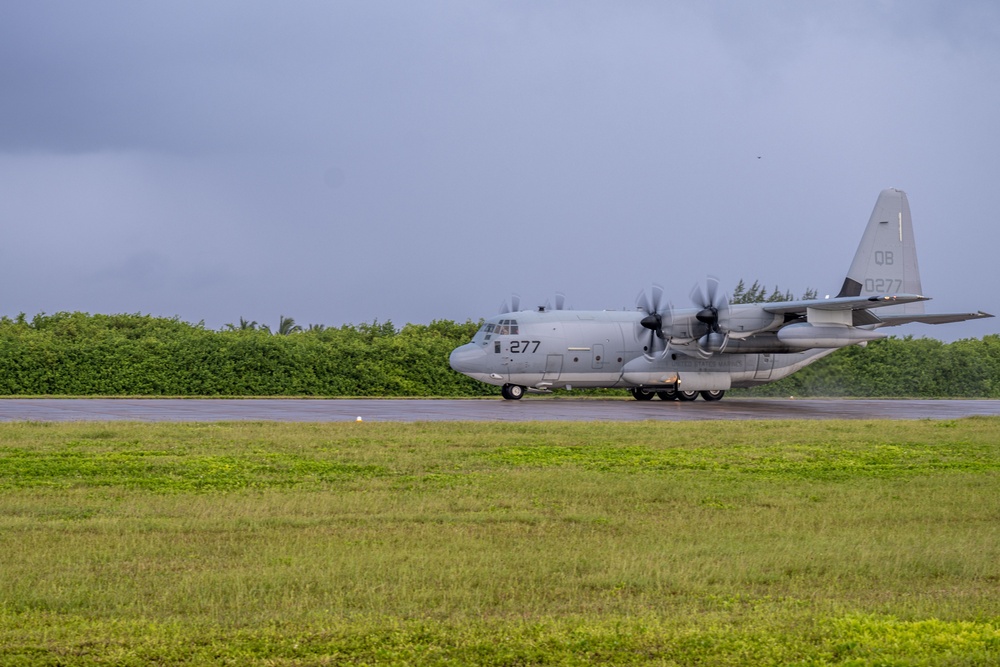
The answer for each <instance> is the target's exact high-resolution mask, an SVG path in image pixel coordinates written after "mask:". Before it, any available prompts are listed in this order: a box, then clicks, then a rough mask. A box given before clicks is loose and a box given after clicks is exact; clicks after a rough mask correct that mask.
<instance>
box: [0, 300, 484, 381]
mask: <svg viewBox="0 0 1000 667" xmlns="http://www.w3.org/2000/svg"><path fill="white" fill-rule="evenodd" d="M478 327H479V323H478V322H466V323H464V324H456V323H454V322H450V321H440V322H432V323H430V324H427V325H416V324H408V325H406V326H405V327H403V328H402V329H399V330H397V329H396V328H395V327H394V326H393V325H392V323H391V322H385V323H378V322H375V323H373V324H363V325H361V326H358V327H354V326H343V327H340V328H326V327H316V326H314V327H310V328H309V330H307V331H303V330H302V328H301V327H299V326H298V325H296V324H295V321H294V320H293V319H292V318H289V317H284V316H282V318H281V323H280V325H279V327H278V330H277V332H275V334H272V333H271V331H270V330H269V329H267V328H266V327H258V326H257V323H256V322H248V321H246V320H241V321H240V324H239V325H238V326H236V325H228V326H227V327H226V328H225V329H224V330H222V331H212V330H209V329H205V328H204V327H202V326H200V325H193V324H188V323H186V322H182V321H180V320H177V319H170V318H161V317H151V316H148V315H88V314H85V313H58V314H55V315H38V316H36V317H34V318H33V319H32V320H30V321H29V320H27V318H25V317H19V318H17V319H15V320H11V319H10V318H3V319H2V320H0V395H9V396H15V395H73V396H85V395H104V396H125V395H144V396H483V395H490V394H494V393H499V389H497V388H495V387H489V386H486V385H483V384H482V383H479V382H476V381H474V380H472V379H470V378H467V377H465V376H464V375H461V374H459V373H455V372H454V371H452V370H451V368H449V366H448V355H449V354H450V353H451V350H452V349H454V348H455V347H457V346H459V345H461V344H463V343H467V342H468V341H469V340H470V339H471V338H472V335H473V334H474V333H475V331H476V329H477V328H478Z"/></svg>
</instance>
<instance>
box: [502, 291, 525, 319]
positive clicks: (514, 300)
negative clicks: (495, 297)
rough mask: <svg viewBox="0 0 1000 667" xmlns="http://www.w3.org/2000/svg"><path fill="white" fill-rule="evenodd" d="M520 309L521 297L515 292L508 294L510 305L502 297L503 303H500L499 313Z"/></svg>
mask: <svg viewBox="0 0 1000 667" xmlns="http://www.w3.org/2000/svg"><path fill="white" fill-rule="evenodd" d="M519 310H521V297H520V296H518V295H517V294H511V295H510V306H508V305H507V300H506V299H504V300H503V303H501V304H500V314H501V315H506V314H507V313H510V312H514V313H516V312H517V311H519Z"/></svg>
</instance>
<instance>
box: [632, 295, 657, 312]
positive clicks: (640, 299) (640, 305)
mask: <svg viewBox="0 0 1000 667" xmlns="http://www.w3.org/2000/svg"><path fill="white" fill-rule="evenodd" d="M635 309H636V310H641V311H642V312H644V313H651V312H653V304H651V303H650V302H649V298H648V297H647V296H646V290H640V291H639V293H638V294H636V295H635Z"/></svg>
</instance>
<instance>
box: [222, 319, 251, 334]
mask: <svg viewBox="0 0 1000 667" xmlns="http://www.w3.org/2000/svg"><path fill="white" fill-rule="evenodd" d="M226 330H227V331H256V330H257V321H256V320H254V321H253V322H250V321H248V320H246V319H244V318H242V317H241V318H240V325H239V326H236V325H235V324H233V323H232V322H230V323H229V324H227V325H226Z"/></svg>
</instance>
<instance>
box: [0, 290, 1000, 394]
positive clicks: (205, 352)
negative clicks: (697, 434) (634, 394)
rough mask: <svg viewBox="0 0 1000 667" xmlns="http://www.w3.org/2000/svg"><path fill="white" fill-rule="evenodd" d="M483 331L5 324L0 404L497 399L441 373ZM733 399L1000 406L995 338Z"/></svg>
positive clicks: (837, 368) (813, 370)
mask: <svg viewBox="0 0 1000 667" xmlns="http://www.w3.org/2000/svg"><path fill="white" fill-rule="evenodd" d="M752 289H759V287H758V286H757V285H756V284H755V285H754V286H752ZM775 293H777V290H775ZM478 326H479V323H478V322H472V321H468V322H465V323H461V324H459V323H455V322H451V321H447V320H442V321H436V322H432V323H430V324H426V325H417V324H407V325H406V326H404V327H403V328H402V329H396V328H395V327H394V326H393V324H392V323H391V322H384V323H379V322H374V323H372V324H362V325H360V326H346V325H345V326H343V327H340V328H330V327H323V326H318V325H312V326H310V327H308V328H307V329H305V330H303V329H302V327H300V326H298V325H296V324H295V321H294V320H293V319H292V318H290V317H282V318H281V323H280V325H279V327H278V330H277V331H276V332H274V333H272V332H271V331H270V330H268V329H267V328H266V327H260V326H258V325H257V323H256V322H248V321H246V320H240V323H239V325H227V327H226V328H224V329H223V330H222V331H212V330H209V329H206V328H204V327H203V326H200V325H194V324H188V323H186V322H181V321H179V320H177V319H170V318H159V317H152V316H149V315H87V314H85V313H58V314H56V315H38V316H36V317H34V318H33V319H31V320H28V319H27V318H25V317H19V318H17V319H13V320H12V319H10V318H3V319H0V396H29V395H34V396H39V395H41V396H48V395H64V396H91V395H101V396H137V395H142V396H453V397H457V396H489V395H495V394H498V393H499V389H498V388H496V387H492V386H489V385H485V384H482V383H480V382H476V381H475V380H472V379H470V378H467V377H465V376H464V375H461V374H459V373H456V372H454V371H452V370H451V368H449V367H448V355H449V354H450V353H451V350H452V349H454V348H455V347H457V346H459V345H461V344H463V343H467V342H468V341H469V340H470V339H471V338H472V335H473V334H474V333H475V331H476V329H477V328H478ZM603 393H604V394H610V395H621V396H624V395H625V393H624V392H623V391H611V392H603ZM576 395H579V394H576ZM737 395H749V396H857V397H861V396H866V397H894V396H904V397H927V398H930V397H951V398H957V397H969V398H1000V336H996V335H991V336H986V337H984V338H983V339H981V340H962V341H957V342H954V343H948V344H946V343H942V342H940V341H937V340H933V339H911V338H902V339H899V338H889V339H886V340H881V341H875V342H874V343H871V344H870V345H868V347H867V348H864V349H862V348H859V347H850V348H846V349H844V350H840V351H838V352H836V353H834V354H833V355H831V356H830V357H827V358H825V359H822V360H820V361H819V362H817V363H815V364H813V365H812V366H809V367H807V368H806V369H804V370H802V371H799V372H798V373H796V374H795V375H793V376H791V377H789V378H787V379H785V380H782V381H781V382H778V383H775V384H770V385H765V386H762V387H758V388H755V389H753V390H749V391H741V392H737Z"/></svg>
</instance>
